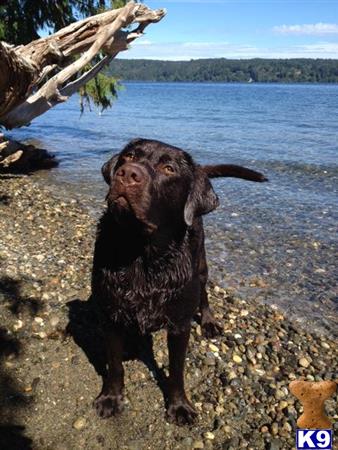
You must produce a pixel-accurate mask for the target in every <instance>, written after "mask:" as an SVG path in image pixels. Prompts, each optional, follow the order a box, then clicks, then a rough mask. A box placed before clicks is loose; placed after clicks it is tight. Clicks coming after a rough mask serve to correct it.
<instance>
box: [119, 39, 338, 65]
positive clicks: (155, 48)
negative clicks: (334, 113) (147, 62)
mask: <svg viewBox="0 0 338 450" xmlns="http://www.w3.org/2000/svg"><path fill="white" fill-rule="evenodd" d="M140 43H141V41H140ZM140 43H139V44H135V45H134V46H131V49H130V50H129V51H127V52H123V53H121V54H120V55H119V58H120V57H122V58H128V59H129V58H130V59H141V58H142V59H161V60H172V61H184V60H190V59H199V58H234V59H237V58H241V59H245V58H332V59H337V55H338V42H317V43H314V44H304V45H290V46H285V47H274V48H272V47H255V46H252V45H238V44H231V43H229V42H164V43H155V42H151V41H147V42H144V45H140Z"/></svg>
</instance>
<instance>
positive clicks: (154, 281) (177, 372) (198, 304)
mask: <svg viewBox="0 0 338 450" xmlns="http://www.w3.org/2000/svg"><path fill="white" fill-rule="evenodd" d="M102 173H103V176H104V179H105V180H106V182H107V183H108V185H109V191H108V194H107V198H106V200H107V203H108V207H107V210H106V211H105V213H104V214H103V217H102V218H101V220H100V223H99V226H98V232H97V239H96V244H95V254H94V263H93V274H92V295H93V298H94V299H95V301H96V302H97V304H99V305H100V310H101V311H102V312H103V316H104V317H105V318H108V321H107V323H106V325H105V327H106V330H105V333H106V337H105V340H106V343H107V352H108V354H107V357H108V370H107V375H106V376H105V377H104V379H103V387H102V391H101V393H100V395H99V396H98V397H97V399H96V400H95V407H96V409H97V413H98V414H99V416H100V417H104V418H106V417H110V416H112V415H115V414H117V413H119V412H121V410H122V405H123V384H124V382H123V364H122V361H123V352H124V349H125V343H126V341H127V340H128V337H129V336H130V335H134V336H135V335H136V336H139V337H140V338H141V336H142V335H148V334H150V333H151V332H153V331H156V330H159V329H162V328H165V329H166V330H167V336H168V351H169V378H168V380H167V391H168V398H167V405H168V406H167V416H168V419H169V420H170V421H173V422H176V423H177V424H179V425H182V424H189V423H192V422H193V420H194V418H195V417H196V411H195V408H194V406H193V405H192V403H191V402H190V401H189V400H188V398H187V396H186V394H185V390H184V374H183V372H184V361H185V355H186V351H187V346H188V341H189V334H190V326H191V325H190V324H191V320H192V317H193V316H194V314H195V312H196V311H197V309H198V308H199V311H200V314H201V327H202V329H203V331H204V333H205V334H206V335H207V336H214V335H216V334H217V333H218V332H220V327H219V325H218V324H217V323H216V321H215V319H214V317H213V314H212V312H211V310H210V308H209V303H208V296H207V292H206V282H207V274H208V270H207V264H206V258H205V249H204V232H203V222H202V215H204V214H207V213H209V212H210V211H212V210H214V209H215V208H216V207H217V206H218V198H217V195H216V194H215V192H214V190H213V188H212V186H211V183H210V181H209V178H213V177H227V176H231V177H239V178H244V179H247V180H251V181H259V182H261V181H266V178H265V177H264V176H263V175H262V174H260V173H257V172H255V171H253V170H249V169H246V168H243V167H239V166H234V165H218V166H200V165H197V164H196V163H195V162H194V161H193V159H192V157H191V156H190V155H189V154H188V153H186V152H185V151H183V150H181V149H179V148H176V147H173V146H171V145H168V144H164V143H163V142H159V141H155V140H148V139H135V140H133V141H131V142H130V143H129V144H128V145H127V146H126V147H125V148H124V149H123V150H122V151H121V153H119V154H118V155H115V156H113V157H112V158H111V159H110V160H109V161H108V162H107V163H106V164H104V166H103V167H102Z"/></svg>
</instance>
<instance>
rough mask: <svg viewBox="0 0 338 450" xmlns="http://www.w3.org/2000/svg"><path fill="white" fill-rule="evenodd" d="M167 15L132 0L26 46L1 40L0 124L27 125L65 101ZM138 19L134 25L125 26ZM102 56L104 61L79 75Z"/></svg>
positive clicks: (163, 11) (12, 126)
mask: <svg viewBox="0 0 338 450" xmlns="http://www.w3.org/2000/svg"><path fill="white" fill-rule="evenodd" d="M164 15H165V10H163V9H159V10H151V9H150V8H148V7H147V6H146V5H144V4H140V3H134V2H129V3H127V4H126V5H125V6H124V7H123V8H119V9H114V10H110V11H106V12H104V13H102V14H98V15H96V16H92V17H89V18H87V19H84V20H81V21H79V22H75V23H73V24H71V25H69V26H67V27H65V28H62V29H61V30H59V31H58V32H57V33H55V34H53V35H51V36H48V37H46V38H41V39H38V40H36V41H33V42H31V43H29V44H27V45H23V46H17V47H13V46H10V45H9V44H7V43H4V42H0V125H2V126H4V127H5V128H7V129H12V128H15V127H20V126H23V125H27V124H29V123H30V122H31V121H32V120H33V119H34V118H35V117H38V116H40V115H41V114H43V113H45V112H46V111H48V110H49V109H50V108H52V107H53V106H55V105H57V104H58V103H62V102H64V101H66V100H67V99H68V98H69V97H70V96H71V95H72V94H74V93H75V92H76V91H77V90H78V89H79V88H80V87H81V86H83V85H84V84H85V83H87V82H88V81H89V80H91V79H92V78H93V77H95V75H97V74H98V72H99V71H100V70H101V69H102V68H103V67H105V66H107V65H108V64H109V63H110V61H111V60H112V59H113V58H115V56H116V55H117V54H118V53H119V52H121V51H123V50H127V49H128V45H129V44H130V43H131V42H132V41H134V40H135V39H136V38H138V37H140V36H141V35H142V34H143V31H144V29H145V28H146V26H147V25H149V24H150V23H153V22H158V21H159V20H161V19H162V18H163V16H164ZM134 23H138V26H137V27H136V28H135V29H134V30H123V29H124V28H126V27H128V26H130V25H132V24H134ZM98 55H102V57H101V59H100V61H99V62H97V63H96V64H94V65H93V66H92V67H91V68H90V69H89V70H87V71H86V72H85V73H81V74H80V75H79V76H77V75H78V74H79V73H80V72H81V70H82V69H83V68H84V67H85V66H87V65H88V64H90V63H91V62H92V61H93V59H94V58H95V57H97V56H98Z"/></svg>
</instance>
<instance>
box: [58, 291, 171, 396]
mask: <svg viewBox="0 0 338 450" xmlns="http://www.w3.org/2000/svg"><path fill="white" fill-rule="evenodd" d="M67 306H68V319H69V322H68V324H67V327H66V332H67V334H68V335H70V336H72V338H73V340H74V342H75V343H76V344H77V345H78V346H79V347H80V348H81V349H82V350H83V352H84V353H85V355H86V357H87V358H88V361H89V362H90V363H91V364H92V365H93V367H94V368H95V371H96V373H97V374H98V375H99V376H101V377H105V376H106V374H107V363H108V361H107V351H106V345H107V342H106V339H105V333H104V324H105V318H104V317H102V316H101V315H100V313H99V308H98V307H97V305H96V304H95V301H94V300H93V298H92V297H89V299H88V300H87V301H82V300H78V299H76V300H72V301H70V302H68V303H67ZM135 359H136V360H139V361H142V362H143V363H144V364H145V365H146V366H147V367H148V369H149V370H150V371H151V372H152V374H153V376H154V378H155V380H156V382H157V384H158V386H159V388H160V389H161V391H162V394H163V398H164V401H165V403H167V398H168V396H167V391H168V390H167V377H166V375H165V373H164V371H163V369H161V368H159V366H158V364H157V362H156V360H155V357H154V351H153V340H152V336H151V335H150V334H149V335H145V336H142V335H140V334H135V335H132V334H131V335H130V337H129V338H128V340H127V342H126V343H125V354H124V357H123V360H124V361H129V360H135Z"/></svg>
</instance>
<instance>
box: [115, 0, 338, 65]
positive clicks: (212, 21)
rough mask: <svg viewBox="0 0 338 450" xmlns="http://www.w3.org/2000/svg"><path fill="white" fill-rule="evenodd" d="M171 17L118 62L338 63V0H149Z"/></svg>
mask: <svg viewBox="0 0 338 450" xmlns="http://www.w3.org/2000/svg"><path fill="white" fill-rule="evenodd" d="M145 3H146V4H147V5H148V6H149V7H151V8H152V9H156V8H166V10H167V15H166V16H165V17H164V19H162V21H161V22H159V23H157V24H151V25H149V26H148V28H146V30H145V35H144V36H143V37H142V38H140V39H138V40H137V41H135V43H133V44H132V47H131V49H130V50H129V51H127V52H123V53H120V55H119V58H128V59H140V58H146V59H163V60H190V59H198V58H219V57H224V58H236V59H237V58H242V59H243V58H334V59H338V0H298V1H294V0H258V1H256V0H211V1H207V0H195V1H193V0H181V1H179V0H167V1H165V0H163V1H151V0H145Z"/></svg>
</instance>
